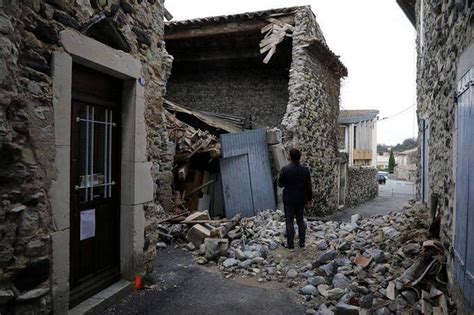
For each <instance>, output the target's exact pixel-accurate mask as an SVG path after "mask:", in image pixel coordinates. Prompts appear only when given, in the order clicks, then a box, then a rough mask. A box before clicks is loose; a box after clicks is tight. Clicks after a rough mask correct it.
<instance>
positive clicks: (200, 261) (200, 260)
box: [196, 256, 207, 265]
mask: <svg viewBox="0 0 474 315" xmlns="http://www.w3.org/2000/svg"><path fill="white" fill-rule="evenodd" d="M196 262H197V264H198V265H205V264H207V259H206V258H205V257H202V256H198V257H196Z"/></svg>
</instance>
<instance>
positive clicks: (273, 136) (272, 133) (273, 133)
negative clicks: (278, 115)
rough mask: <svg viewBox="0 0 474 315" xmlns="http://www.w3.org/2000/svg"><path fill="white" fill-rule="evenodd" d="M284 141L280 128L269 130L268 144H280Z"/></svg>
mask: <svg viewBox="0 0 474 315" xmlns="http://www.w3.org/2000/svg"><path fill="white" fill-rule="evenodd" d="M281 141H282V137H281V130H280V129H278V128H273V129H267V143H268V144H270V145H272V144H279V143H281Z"/></svg>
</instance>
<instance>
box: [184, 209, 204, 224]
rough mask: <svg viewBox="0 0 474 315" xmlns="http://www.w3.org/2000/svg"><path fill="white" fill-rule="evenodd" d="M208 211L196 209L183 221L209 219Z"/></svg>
mask: <svg viewBox="0 0 474 315" xmlns="http://www.w3.org/2000/svg"><path fill="white" fill-rule="evenodd" d="M210 219H211V218H210V217H209V212H207V211H198V212H194V213H192V214H190V215H189V216H188V217H187V218H186V219H185V220H184V221H186V222H188V221H197V220H210Z"/></svg>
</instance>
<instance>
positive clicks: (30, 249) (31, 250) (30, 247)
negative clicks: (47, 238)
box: [25, 240, 46, 257]
mask: <svg viewBox="0 0 474 315" xmlns="http://www.w3.org/2000/svg"><path fill="white" fill-rule="evenodd" d="M45 251H46V244H45V243H44V242H43V241H41V240H34V241H31V242H29V243H28V244H26V248H25V256H27V257H33V256H41V255H44V254H45Z"/></svg>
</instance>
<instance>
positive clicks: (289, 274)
mask: <svg viewBox="0 0 474 315" xmlns="http://www.w3.org/2000/svg"><path fill="white" fill-rule="evenodd" d="M296 276H298V272H297V271H296V270H295V269H290V270H288V272H287V273H286V277H287V278H290V279H294V278H296Z"/></svg>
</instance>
